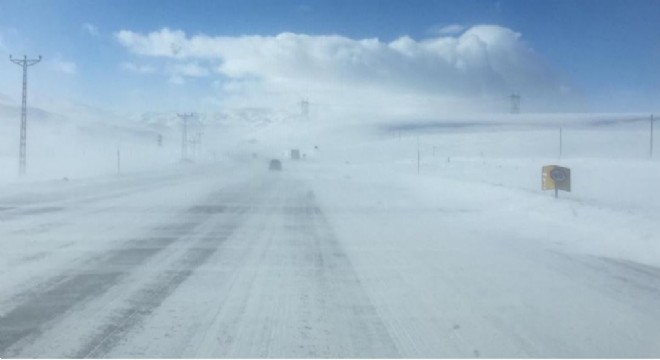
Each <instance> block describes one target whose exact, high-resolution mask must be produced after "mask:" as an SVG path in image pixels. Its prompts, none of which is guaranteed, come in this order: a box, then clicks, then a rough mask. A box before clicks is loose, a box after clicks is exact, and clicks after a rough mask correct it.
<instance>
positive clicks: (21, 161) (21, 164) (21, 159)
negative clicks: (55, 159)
mask: <svg viewBox="0 0 660 360" xmlns="http://www.w3.org/2000/svg"><path fill="white" fill-rule="evenodd" d="M9 61H11V62H13V63H14V64H16V65H18V66H21V67H23V101H22V103H21V141H20V149H19V155H18V174H19V175H20V176H24V175H25V163H26V160H25V157H26V156H25V155H26V151H25V147H26V141H27V68H28V66H32V65H36V64H37V63H38V62H39V61H41V56H39V58H38V59H28V58H27V56H26V55H23V59H22V60H20V59H14V58H13V57H12V56H11V55H9Z"/></svg>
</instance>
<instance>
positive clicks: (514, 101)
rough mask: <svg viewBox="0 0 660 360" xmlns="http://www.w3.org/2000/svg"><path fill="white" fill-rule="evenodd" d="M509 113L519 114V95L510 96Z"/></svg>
mask: <svg viewBox="0 0 660 360" xmlns="http://www.w3.org/2000/svg"><path fill="white" fill-rule="evenodd" d="M511 113H512V114H519V113H520V95H519V94H515V93H514V94H511Z"/></svg>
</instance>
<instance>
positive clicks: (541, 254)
mask: <svg viewBox="0 0 660 360" xmlns="http://www.w3.org/2000/svg"><path fill="white" fill-rule="evenodd" d="M261 165H263V164H259V166H255V167H252V166H247V167H243V168H228V167H223V168H217V169H216V168H212V167H209V168H202V169H197V170H195V171H193V172H192V173H188V174H185V175H184V174H180V173H177V172H171V173H166V174H157V176H156V175H154V176H148V175H142V176H137V175H132V176H126V177H123V178H119V179H106V180H95V181H91V180H90V181H81V182H53V183H46V184H40V185H38V186H33V187H32V186H23V187H21V186H18V185H16V186H14V187H9V188H8V189H9V190H11V191H9V190H8V189H4V190H3V192H2V194H0V196H1V198H0V206H1V208H0V224H1V227H0V245H1V246H2V249H3V250H2V251H3V254H2V255H1V256H0V273H1V274H2V276H1V279H0V288H1V289H2V292H1V293H0V357H2V358H14V357H56V358H57V357H119V358H124V357H128V358H132V357H203V358H209V357H257V358H260V357H448V356H449V357H500V356H507V357H528V356H533V357H546V356H549V357H565V356H568V357H585V356H589V357H592V356H595V357H612V356H616V357H649V356H651V357H658V356H660V269H658V268H655V267H653V266H649V265H642V264H640V263H636V262H632V261H628V260H623V259H616V258H611V257H600V256H595V255H588V254H584V253H578V252H573V251H570V250H566V249H564V250H562V248H561V246H559V245H557V246H555V245H556V244H554V245H553V244H550V245H548V244H546V243H543V242H538V241H530V239H528V238H527V237H526V236H525V235H524V234H522V233H519V232H516V231H515V228H514V227H512V226H501V227H500V226H494V227H490V228H487V229H486V228H483V227H479V226H475V225H476V224H477V223H479V221H481V220H482V219H490V218H492V216H496V215H494V214H488V213H487V210H484V209H483V208H479V207H478V206H476V204H471V203H461V202H460V201H457V202H446V203H441V204H437V206H435V205H434V206H430V205H428V206H427V205H425V204H428V203H429V202H428V201H426V202H425V201H424V199H422V197H420V196H418V195H419V194H417V193H415V192H414V191H408V190H407V189H406V188H404V187H397V186H396V184H394V185H393V184H391V183H382V184H381V183H360V182H359V181H357V180H351V179H350V178H348V177H344V178H341V177H337V178H335V177H332V176H326V174H325V173H323V172H320V171H318V172H315V171H314V167H313V166H312V165H310V166H308V167H307V168H305V167H303V166H302V165H300V166H293V164H291V166H289V164H285V171H283V172H281V173H276V172H273V173H269V172H267V171H266V170H265V166H261ZM470 186H474V189H472V190H473V191H474V193H475V194H478V193H479V191H483V190H484V189H491V188H492V187H491V188H485V187H483V186H482V185H479V184H473V185H470ZM445 191H447V192H452V190H451V188H446V189H445ZM487 191H491V190H487ZM498 191H502V190H501V189H497V188H493V189H492V192H494V193H497V192H498ZM468 192H469V191H468ZM524 196H529V195H527V194H524ZM427 200H428V199H427ZM420 204H421V205H420ZM520 221H525V222H534V221H538V222H539V224H541V223H542V222H543V220H539V219H536V220H535V219H534V218H528V219H524V220H520ZM527 225H529V224H527ZM532 225H533V224H532ZM541 231H543V230H541ZM571 234H573V235H574V236H576V237H579V236H582V233H581V232H579V231H578V230H575V231H574V232H573V233H571Z"/></svg>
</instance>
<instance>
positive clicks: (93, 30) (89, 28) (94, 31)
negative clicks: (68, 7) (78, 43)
mask: <svg viewBox="0 0 660 360" xmlns="http://www.w3.org/2000/svg"><path fill="white" fill-rule="evenodd" d="M82 29H83V30H85V31H86V32H87V33H88V34H89V35H91V36H99V35H100V32H99V28H98V27H96V26H95V25H92V24H90V23H84V24H82Z"/></svg>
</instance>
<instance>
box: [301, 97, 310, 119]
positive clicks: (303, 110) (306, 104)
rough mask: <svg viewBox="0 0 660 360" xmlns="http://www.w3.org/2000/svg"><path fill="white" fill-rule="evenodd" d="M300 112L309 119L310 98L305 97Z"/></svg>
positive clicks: (304, 117)
mask: <svg viewBox="0 0 660 360" xmlns="http://www.w3.org/2000/svg"><path fill="white" fill-rule="evenodd" d="M300 114H301V115H302V117H303V119H304V120H307V119H309V100H307V99H303V100H302V101H301V102H300Z"/></svg>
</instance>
